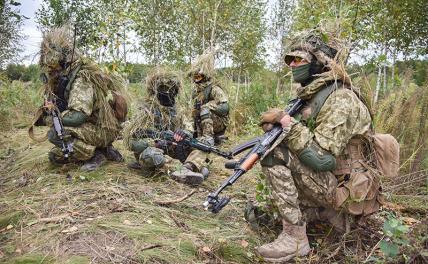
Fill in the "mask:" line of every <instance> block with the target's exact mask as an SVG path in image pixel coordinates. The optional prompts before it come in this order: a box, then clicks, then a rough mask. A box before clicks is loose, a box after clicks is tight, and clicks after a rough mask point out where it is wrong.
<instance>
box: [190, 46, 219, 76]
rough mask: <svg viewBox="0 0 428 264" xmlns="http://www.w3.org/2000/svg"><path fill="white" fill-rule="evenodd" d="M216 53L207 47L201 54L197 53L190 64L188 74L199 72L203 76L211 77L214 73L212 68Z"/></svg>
mask: <svg viewBox="0 0 428 264" xmlns="http://www.w3.org/2000/svg"><path fill="white" fill-rule="evenodd" d="M215 54H216V50H215V49H207V50H206V51H205V52H204V53H203V54H201V55H199V56H198V57H197V58H196V60H195V62H194V63H193V64H192V66H191V68H190V71H189V73H188V75H189V76H191V75H195V74H201V75H204V76H205V77H207V78H209V79H212V78H214V75H215V69H214V56H215Z"/></svg>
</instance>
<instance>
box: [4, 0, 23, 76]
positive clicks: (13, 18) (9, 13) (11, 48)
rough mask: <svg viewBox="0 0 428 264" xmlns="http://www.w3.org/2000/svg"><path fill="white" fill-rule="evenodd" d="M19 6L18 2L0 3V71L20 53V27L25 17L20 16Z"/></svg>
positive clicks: (5, 1)
mask: <svg viewBox="0 0 428 264" xmlns="http://www.w3.org/2000/svg"><path fill="white" fill-rule="evenodd" d="M20 5H21V3H20V2H19V1H14V0H2V1H0V70H1V69H4V67H5V66H6V64H7V63H8V62H10V60H12V59H14V58H15V57H16V56H17V55H18V54H19V52H20V51H22V48H21V46H20V45H19V44H20V43H19V42H20V41H21V39H22V38H23V34H22V32H21V27H22V25H23V20H24V19H25V18H26V17H24V16H23V15H21V14H20V12H19V9H18V6H20Z"/></svg>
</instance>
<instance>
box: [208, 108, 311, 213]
mask: <svg viewBox="0 0 428 264" xmlns="http://www.w3.org/2000/svg"><path fill="white" fill-rule="evenodd" d="M303 104H304V101H303V100H302V99H296V100H294V101H293V102H292V105H291V106H290V107H289V108H288V109H286V111H287V113H288V114H289V115H290V116H293V115H295V114H296V113H297V112H299V110H300V109H301V108H302V106H303ZM288 132H289V131H285V130H284V129H283V128H282V127H281V126H280V125H275V126H274V127H273V128H272V130H270V131H268V132H266V133H265V134H264V135H263V136H259V137H256V138H254V139H252V140H250V141H248V142H246V143H244V144H242V145H239V146H237V147H236V148H234V149H233V150H232V151H231V152H230V154H231V155H232V156H235V155H237V154H239V153H241V152H243V151H245V150H247V149H250V148H251V150H250V151H249V152H248V153H247V154H245V156H244V157H243V158H242V159H240V160H239V161H238V162H236V163H233V164H232V165H231V164H228V166H227V167H229V168H230V167H232V168H233V169H234V172H233V174H232V176H230V177H229V178H228V179H227V180H226V181H224V182H223V184H222V185H221V186H220V187H219V188H218V189H217V190H216V191H215V192H213V193H210V194H209V195H208V198H207V200H206V201H205V202H204V204H203V205H204V207H205V208H206V209H207V210H209V211H211V212H212V213H218V212H220V210H221V209H222V208H223V207H225V206H226V205H227V204H228V203H229V201H230V198H228V197H219V194H220V193H221V192H222V191H223V190H224V189H225V188H226V187H227V186H230V185H232V184H233V183H234V182H235V181H237V180H238V179H239V178H240V177H241V176H242V175H244V174H245V173H246V172H247V171H249V170H250V169H251V168H252V167H253V166H254V164H256V162H257V161H258V160H259V159H261V158H263V157H264V156H265V155H267V154H268V153H269V152H270V150H271V148H272V145H273V144H274V143H275V142H276V141H277V139H278V138H279V137H280V135H281V134H283V133H285V134H287V133H288Z"/></svg>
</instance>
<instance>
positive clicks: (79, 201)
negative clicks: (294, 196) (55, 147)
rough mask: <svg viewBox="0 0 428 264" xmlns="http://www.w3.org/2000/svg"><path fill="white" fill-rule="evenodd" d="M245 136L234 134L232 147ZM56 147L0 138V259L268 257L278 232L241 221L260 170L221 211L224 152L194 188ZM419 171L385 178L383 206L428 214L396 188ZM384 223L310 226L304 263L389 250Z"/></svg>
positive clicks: (410, 182)
mask: <svg viewBox="0 0 428 264" xmlns="http://www.w3.org/2000/svg"><path fill="white" fill-rule="evenodd" d="M41 132H42V131H39V133H41ZM251 133H258V132H257V131H255V130H253V131H251ZM249 136H250V135H246V137H249ZM243 138H244V137H240V138H239V139H237V138H232V139H231V140H230V141H229V143H228V145H225V146H224V148H230V147H231V146H232V145H235V144H236V142H237V141H239V142H240V141H241V140H243ZM231 142H234V143H231ZM121 143H122V142H121V141H118V142H115V145H116V146H117V147H118V148H119V149H120V150H121V151H122V152H123V153H124V154H125V157H126V159H127V161H131V160H133V157H132V153H130V152H127V151H125V150H124V149H123V147H122V144H121ZM49 149H50V145H49V143H47V142H44V143H39V144H34V143H33V142H31V141H30V139H29V138H28V136H27V133H26V130H25V129H24V128H16V127H15V128H13V129H12V130H10V131H7V132H3V133H1V134H0V171H1V175H0V193H1V196H0V262H6V263H58V262H59V263H255V262H261V260H260V259H259V258H258V257H257V256H255V254H254V248H255V247H257V246H259V245H261V244H263V243H266V242H269V241H271V240H272V239H273V238H274V237H275V236H276V232H277V231H278V230H266V229H262V230H259V231H253V230H251V229H250V227H249V225H247V223H246V222H245V220H244V219H243V208H244V206H245V203H246V202H247V200H253V199H254V195H255V185H256V183H257V175H258V174H259V173H260V168H259V167H258V166H256V167H255V168H254V169H253V170H251V171H250V172H249V173H247V174H246V175H244V176H243V177H242V178H241V180H240V181H239V182H237V184H235V185H234V186H233V187H232V188H230V189H228V191H227V192H226V193H227V195H229V196H231V197H232V202H231V203H230V204H229V205H228V206H227V207H225V208H224V209H223V211H222V212H221V213H219V214H217V215H213V214H211V213H209V212H206V211H204V210H203V208H202V203H203V201H204V200H205V198H206V196H207V194H208V193H209V192H210V191H213V190H214V189H215V188H216V187H217V186H218V185H219V184H220V183H221V182H222V181H223V180H224V179H225V178H226V177H227V176H228V175H229V173H230V171H227V170H226V169H224V168H222V165H221V164H222V163H223V160H222V159H221V158H219V157H213V159H214V161H213V163H212V165H211V171H212V174H211V175H210V177H209V178H208V180H207V181H206V182H204V184H203V185H201V186H200V187H198V188H190V187H188V186H185V185H182V184H179V183H176V182H175V181H173V180H171V179H169V178H168V177H167V176H164V175H160V176H158V177H156V178H149V177H147V175H144V174H143V173H141V172H137V171H131V170H129V169H128V168H127V167H126V165H125V164H117V163H108V164H107V165H106V166H104V167H102V168H101V169H99V170H98V171H96V172H90V173H82V172H80V171H79V169H78V168H79V167H78V166H77V165H66V166H63V167H54V166H52V165H49V163H48V161H47V152H48V151H49ZM421 173H425V174H426V171H425V172H421ZM417 177H419V176H417V174H409V175H403V176H402V178H397V179H396V180H394V181H389V182H386V185H385V186H386V188H387V190H388V191H389V192H390V193H391V194H393V195H392V196H391V200H393V201H394V202H396V205H394V206H393V207H387V208H385V209H384V210H386V211H396V212H397V214H398V215H403V216H411V217H414V218H419V219H424V218H426V215H427V214H426V212H427V211H426V204H427V203H426V200H425V202H423V201H424V200H422V201H420V202H414V201H416V200H417V199H419V198H417V199H415V198H414V197H413V196H412V197H410V198H409V197H406V196H405V195H409V193H408V192H403V191H402V190H403V189H402V188H401V187H402V186H403V185H401V186H398V185H399V184H407V185H405V186H406V188H407V187H408V190H409V192H410V190H411V188H412V186H415V184H416V182H418V184H419V183H420V182H419V181H418V179H419V178H417ZM422 186H423V185H422ZM191 191H194V192H195V193H194V194H193V195H192V196H190V197H188V198H187V199H185V200H183V201H181V202H179V203H174V204H170V205H166V206H161V205H159V201H170V200H174V199H178V198H180V197H184V196H185V195H187V194H189V193H190V192H191ZM420 194H421V197H422V198H424V197H425V198H426V194H425V196H424V193H420ZM400 195H401V196H400ZM412 195H419V193H413V194H412ZM411 202H413V204H412V203H411ZM397 204H398V205H397ZM424 206H425V207H424ZM406 208H411V210H406ZM376 219H377V218H375V219H369V220H368V221H372V222H369V223H368V224H367V223H366V224H364V225H363V226H360V227H358V226H357V228H356V229H355V230H354V231H352V232H351V233H349V234H347V235H345V236H343V235H340V234H338V233H336V232H334V231H332V230H331V228H330V227H329V226H327V225H325V224H322V223H313V224H311V225H309V226H308V234H309V239H310V243H311V246H312V248H313V250H312V252H311V254H310V255H309V256H308V257H305V258H300V259H297V260H296V262H297V263H322V262H324V263H363V262H364V261H365V260H366V259H368V258H369V257H370V256H379V255H381V253H380V251H379V250H378V248H377V246H376V245H377V243H378V241H379V240H380V238H381V236H382V234H381V233H379V231H380V230H381V225H382V219H381V218H380V219H377V220H379V221H377V220H376ZM420 225H421V224H418V225H415V229H417V228H418V227H420ZM415 241H416V242H415V243H417V241H420V239H419V240H418V239H417V237H415ZM411 254H413V253H409V256H412V257H413V256H416V255H415V254H413V255H411ZM415 259H417V257H415ZM415 263H418V262H415Z"/></svg>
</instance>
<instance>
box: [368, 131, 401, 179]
mask: <svg viewBox="0 0 428 264" xmlns="http://www.w3.org/2000/svg"><path fill="white" fill-rule="evenodd" d="M371 137H372V142H373V146H374V151H375V156H376V166H377V168H378V169H379V170H380V172H381V173H382V174H383V176H385V177H387V178H393V177H396V176H397V175H398V170H399V168H400V144H398V142H397V140H396V139H395V138H394V137H393V136H392V135H390V134H378V133H376V134H374V135H372V136H371Z"/></svg>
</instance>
